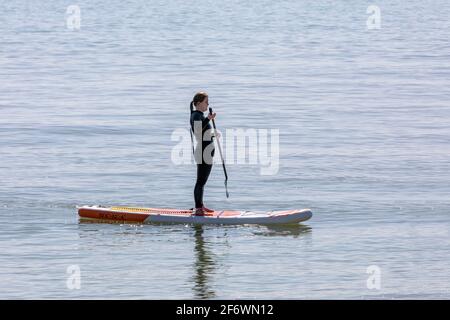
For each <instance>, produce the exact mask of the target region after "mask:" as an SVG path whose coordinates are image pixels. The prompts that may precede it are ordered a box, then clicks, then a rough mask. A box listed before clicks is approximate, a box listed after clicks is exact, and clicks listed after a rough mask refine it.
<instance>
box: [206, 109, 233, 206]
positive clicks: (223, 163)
mask: <svg viewBox="0 0 450 320" xmlns="http://www.w3.org/2000/svg"><path fill="white" fill-rule="evenodd" d="M212 113H213V111H212V108H209V114H212ZM212 124H213V128H214V135H215V136H216V141H217V146H218V147H219V153H220V159H221V160H222V167H223V173H225V192H226V194H227V198H228V197H230V195H229V194H228V186H227V182H228V175H227V169H226V168H225V161H224V160H223V155H222V148H221V147H220V141H219V138H217V129H216V123H215V122H214V119H212Z"/></svg>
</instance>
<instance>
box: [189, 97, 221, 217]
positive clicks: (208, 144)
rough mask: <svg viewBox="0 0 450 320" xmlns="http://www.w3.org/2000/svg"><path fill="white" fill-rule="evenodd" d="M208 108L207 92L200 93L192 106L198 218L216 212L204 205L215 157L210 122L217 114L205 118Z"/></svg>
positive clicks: (196, 210) (193, 100) (195, 212)
mask: <svg viewBox="0 0 450 320" xmlns="http://www.w3.org/2000/svg"><path fill="white" fill-rule="evenodd" d="M208 106H209V103H208V94H207V93H206V92H198V93H197V94H196V95H195V96H194V98H193V99H192V102H191V104H190V108H191V129H192V132H194V135H195V138H196V140H197V148H196V150H195V152H194V158H195V161H196V163H197V182H196V183H195V188H194V199H195V210H194V215H197V216H203V215H205V214H206V213H208V212H214V210H211V209H208V208H206V207H205V205H204V204H203V190H204V187H205V184H206V181H208V177H209V174H210V173H211V169H212V158H213V157H214V141H213V139H212V134H211V130H212V128H211V124H210V120H212V119H214V118H215V117H216V114H215V113H213V114H208V115H207V117H205V116H204V114H203V112H205V111H207V110H208ZM194 107H195V110H194ZM205 150H206V152H205Z"/></svg>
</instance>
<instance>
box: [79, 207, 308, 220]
mask: <svg viewBox="0 0 450 320" xmlns="http://www.w3.org/2000/svg"><path fill="white" fill-rule="evenodd" d="M78 215H79V216H80V219H82V220H93V221H114V222H138V223H193V224H288V223H299V222H302V221H306V220H308V219H310V218H311V217H312V212H311V210H309V209H301V210H285V211H270V212H252V211H214V212H211V213H207V214H206V215H205V216H195V215H193V211H192V210H177V209H157V208H136V207H102V206H82V207H78Z"/></svg>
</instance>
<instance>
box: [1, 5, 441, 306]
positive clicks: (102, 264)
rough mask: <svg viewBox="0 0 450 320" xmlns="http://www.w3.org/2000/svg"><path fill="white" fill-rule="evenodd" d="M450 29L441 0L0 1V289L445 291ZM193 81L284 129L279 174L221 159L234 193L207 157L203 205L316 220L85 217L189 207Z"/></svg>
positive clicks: (325, 295)
mask: <svg viewBox="0 0 450 320" xmlns="http://www.w3.org/2000/svg"><path fill="white" fill-rule="evenodd" d="M71 5H77V6H78V7H70V6H71ZM371 5H376V6H377V7H375V8H374V7H370V8H369V6H371ZM368 8H369V10H368ZM78 9H79V10H78ZM378 9H379V11H378ZM78 16H79V17H80V18H81V20H80V23H79V28H78V26H77V23H76V21H79V20H77V17H78ZM449 17H450V5H449V3H448V1H444V0H442V1H439V0H435V1H426V2H424V1H418V0H412V1H408V2H401V1H397V2H393V1H381V0H380V1H376V2H375V3H373V2H372V1H356V0H355V1H331V0H330V1H317V0H315V1H294V0H292V1H237V0H231V1H217V0H210V1H186V0H178V1H162V0H151V1H150V0H130V1H117V0H109V1H95V2H93V1H87V0H79V1H76V2H75V1H74V3H72V2H71V1H57V0H48V1H2V2H1V3H0V298H2V299H12V298H18V299H32V298H42V299H56V298H63V299H101V298H106V299H113V298H117V299H119V298H120V299H122V298H124V299H178V298H180V299H203V298H208V299H222V298H225V299H227V298H228V299H235V298H242V299H244V298H248V299H254V298H257V299H347V298H349V299H417V298H426V299H439V298H444V299H449V298H450V281H449V280H450V272H449V269H450V250H449V243H450V241H449V240H450V234H449V232H450V217H449V215H450V125H449V123H450V90H449V87H450V63H449V62H450V43H449V39H450V19H449ZM374 19H375V20H374ZM74 21H75V23H74ZM368 21H369V22H370V23H369V27H368ZM374 21H375V22H376V23H375V24H371V23H372V22H374ZM378 22H379V24H377V23H378ZM199 90H205V91H207V92H208V93H209V95H210V106H211V107H213V108H214V109H215V111H216V112H217V113H218V116H217V119H216V124H217V126H218V127H219V129H221V130H223V131H225V130H227V129H236V128H241V129H255V130H257V131H259V130H263V129H267V130H271V129H273V130H278V131H279V158H278V162H279V166H278V172H277V173H276V174H273V175H262V174H261V170H260V169H261V165H260V164H248V163H244V164H236V163H233V162H230V163H229V164H228V167H227V169H228V175H229V182H228V186H229V189H230V195H231V196H230V198H229V199H228V200H227V199H226V197H225V191H224V185H223V180H224V177H223V172H222V168H221V166H219V165H217V166H215V167H214V168H213V171H212V174H211V177H210V180H209V182H208V184H207V187H206V195H205V201H206V205H207V206H209V207H213V208H215V209H240V210H274V209H292V208H311V209H312V211H313V214H314V216H313V218H312V219H311V220H309V221H307V222H305V223H303V224H301V225H297V226H284V227H277V228H274V227H266V226H204V227H194V226H192V225H128V224H123V225H122V224H95V223H81V222H79V220H78V217H77V212H76V206H77V205H84V204H102V205H133V206H150V207H174V208H190V207H192V206H193V199H192V198H193V195H192V193H193V185H194V180H195V166H194V165H188V164H185V165H177V164H176V163H174V161H173V159H172V151H173V149H174V147H175V146H176V145H177V144H178V142H177V141H174V140H173V139H172V134H173V133H174V132H175V130H186V128H188V118H189V106H188V104H189V101H190V100H191V99H192V96H193V94H194V93H195V92H196V91H199ZM189 143H190V141H189V140H186V145H187V147H188V151H189V147H190V145H189ZM78 276H79V277H78ZM78 280H79V281H78Z"/></svg>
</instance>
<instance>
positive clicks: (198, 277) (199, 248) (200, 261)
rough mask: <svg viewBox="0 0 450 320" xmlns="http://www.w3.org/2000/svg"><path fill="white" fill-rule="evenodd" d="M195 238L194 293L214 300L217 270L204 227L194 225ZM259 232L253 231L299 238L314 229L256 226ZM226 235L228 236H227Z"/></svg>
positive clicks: (256, 232)
mask: <svg viewBox="0 0 450 320" xmlns="http://www.w3.org/2000/svg"><path fill="white" fill-rule="evenodd" d="M192 227H193V228H194V238H195V246H194V248H195V273H194V276H193V278H194V287H193V291H194V294H195V299H212V298H214V297H216V293H215V291H214V290H212V289H211V287H210V284H211V280H210V278H211V276H212V275H213V271H214V270H216V263H215V262H214V259H213V257H214V254H213V253H212V252H211V251H210V250H208V242H207V241H205V238H204V236H203V232H204V229H203V228H204V227H203V226H201V225H193V226H192ZM256 228H258V229H259V230H256V231H252V233H253V234H254V235H256V236H292V237H294V238H297V237H299V236H304V235H308V234H310V233H311V231H312V228H311V227H309V226H305V225H301V224H290V225H267V226H256ZM225 235H226V234H225Z"/></svg>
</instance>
